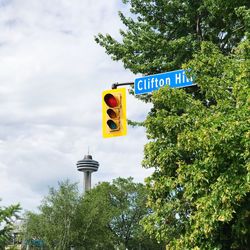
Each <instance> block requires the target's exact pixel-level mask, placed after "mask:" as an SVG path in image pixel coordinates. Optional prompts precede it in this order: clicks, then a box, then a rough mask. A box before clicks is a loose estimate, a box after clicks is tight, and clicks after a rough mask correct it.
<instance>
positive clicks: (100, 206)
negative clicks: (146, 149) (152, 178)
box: [75, 178, 162, 250]
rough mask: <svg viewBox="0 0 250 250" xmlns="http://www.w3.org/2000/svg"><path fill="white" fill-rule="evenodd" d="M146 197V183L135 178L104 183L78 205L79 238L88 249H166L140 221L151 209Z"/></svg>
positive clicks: (78, 242)
mask: <svg viewBox="0 0 250 250" xmlns="http://www.w3.org/2000/svg"><path fill="white" fill-rule="evenodd" d="M146 197H147V196H146V191H145V186H144V185H143V184H140V183H134V182H133V179H132V178H128V179H124V178H118V179H115V180H114V181H113V182H112V183H108V182H103V183H100V184H99V185H97V186H96V187H95V188H93V189H92V190H90V191H89V192H87V193H86V194H85V196H84V197H83V199H82V201H81V203H80V205H79V207H78V212H77V214H78V216H77V220H76V225H75V228H76V231H77V232H78V235H77V239H78V240H77V241H75V242H76V243H77V245H79V246H81V245H82V246H84V247H85V248H84V249H117V247H119V249H125V248H127V249H138V247H139V246H141V247H142V249H145V250H146V249H154V250H157V249H162V245H161V244H158V243H157V242H156V240H151V239H150V238H149V236H148V235H147V234H145V232H144V231H143V227H142V226H141V225H140V221H141V219H142V218H143V217H144V216H145V215H146V214H148V213H149V211H148V209H147V208H146V205H145V202H146Z"/></svg>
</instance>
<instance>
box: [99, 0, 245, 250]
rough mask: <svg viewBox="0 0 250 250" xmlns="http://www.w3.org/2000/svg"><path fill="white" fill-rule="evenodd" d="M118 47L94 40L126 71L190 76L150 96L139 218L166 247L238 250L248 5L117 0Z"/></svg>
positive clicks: (242, 193) (102, 39) (242, 217)
mask: <svg viewBox="0 0 250 250" xmlns="http://www.w3.org/2000/svg"><path fill="white" fill-rule="evenodd" d="M124 2H125V3H130V4H131V13H132V15H131V16H132V17H125V16H124V15H123V14H121V13H120V17H121V19H122V21H123V23H124V24H125V26H126V27H127V30H126V31H121V35H122V41H120V42H118V41H117V40H115V39H114V38H112V37H111V36H110V35H106V36H104V35H102V34H99V35H98V36H97V37H96V41H97V42H98V43H99V44H100V45H101V46H103V47H104V48H105V49H106V52H107V53H108V54H110V55H111V57H112V58H113V59H114V60H121V61H122V62H123V63H124V66H125V68H129V69H130V70H131V71H132V72H134V73H142V74H153V73H158V72H164V71H168V70H174V69H179V68H181V67H183V68H186V69H191V72H190V74H191V75H192V76H193V77H194V79H195V82H196V84H197V86H196V87H190V88H186V89H169V88H168V87H165V88H163V89H160V90H159V91H157V92H155V93H153V95H152V96H151V95H150V96H148V95H146V96H145V97H143V98H141V99H144V100H146V101H147V100H151V101H152V103H153V108H152V110H151V111H150V112H149V114H148V117H147V119H146V121H145V122H143V125H144V126H145V127H146V133H147V136H148V138H149V142H148V143H147V144H146V146H145V153H144V161H143V165H144V167H154V168H155V171H154V173H153V175H152V176H151V177H150V178H148V180H147V185H148V190H149V201H148V205H149V207H151V208H152V210H153V213H152V214H150V215H149V216H147V218H146V219H144V225H145V228H146V230H147V231H148V233H150V234H151V235H154V236H155V237H157V238H158V239H159V240H164V241H166V242H167V247H168V248H169V249H230V248H231V249H247V248H248V245H249V244H250V243H249V239H250V232H249V228H250V222H249V220H250V212H249V204H250V202H249V201H250V197H249V196H250V195H249V191H250V183H249V182H250V176H249V171H250V166H249V141H250V140H249V136H250V135H249V93H250V90H249V86H250V83H249V79H250V77H249V68H250V63H249V54H250V53H249V51H250V45H249V28H250V26H249V23H250V11H249V6H250V3H249V1H244V0H243V1H217V0H204V1H178V0H173V1H161V0H158V1H156V0H155V1H153V0H148V1H140V0H130V1H124Z"/></svg>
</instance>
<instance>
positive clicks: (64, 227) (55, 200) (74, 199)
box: [24, 180, 79, 250]
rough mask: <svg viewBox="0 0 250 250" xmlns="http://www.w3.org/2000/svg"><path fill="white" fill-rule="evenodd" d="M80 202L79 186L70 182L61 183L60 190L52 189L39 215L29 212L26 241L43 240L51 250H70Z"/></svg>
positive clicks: (26, 221)
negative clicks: (74, 222) (74, 220)
mask: <svg viewBox="0 0 250 250" xmlns="http://www.w3.org/2000/svg"><path fill="white" fill-rule="evenodd" d="M78 200H79V194H78V191H77V186H76V184H71V183H69V181H68V180H67V181H65V182H61V183H59V188H58V190H56V189H54V188H50V189H49V194H48V195H47V196H46V197H45V198H44V199H43V201H42V204H41V205H40V207H39V213H38V214H36V213H32V212H28V213H27V214H26V216H25V224H24V237H25V239H26V240H30V239H39V240H43V241H44V242H45V245H46V246H47V247H48V248H49V249H60V250H63V249H69V248H70V246H71V244H72V239H73V234H74V230H73V228H72V222H73V219H74V216H75V210H76V207H77V205H78Z"/></svg>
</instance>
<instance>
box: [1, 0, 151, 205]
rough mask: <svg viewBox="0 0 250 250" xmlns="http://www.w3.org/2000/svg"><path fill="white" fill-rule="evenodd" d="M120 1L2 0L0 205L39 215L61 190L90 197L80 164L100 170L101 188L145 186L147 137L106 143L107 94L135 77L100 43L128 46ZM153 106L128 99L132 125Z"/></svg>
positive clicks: (96, 178)
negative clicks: (62, 184) (87, 159)
mask: <svg viewBox="0 0 250 250" xmlns="http://www.w3.org/2000/svg"><path fill="white" fill-rule="evenodd" d="M121 2H122V1H121V0H108V1H103V0H95V1H93V0H0V198H2V201H1V202H0V206H2V205H9V204H13V203H17V202H20V203H21V206H22V207H23V208H24V209H26V210H34V209H36V207H37V206H38V205H39V204H40V202H41V199H42V198H43V197H44V195H46V194H47V193H48V187H57V183H58V181H63V180H65V179H67V178H68V179H69V180H70V181H71V182H78V183H79V188H80V189H81V188H82V173H80V172H77V170H76V162H77V161H78V160H80V159H82V158H83V157H84V155H85V154H87V153H88V148H89V151H90V154H91V155H92V156H93V158H94V159H95V160H97V161H99V163H100V167H99V171H98V172H96V173H94V174H93V175H92V183H93V184H96V183H98V182H100V181H111V180H112V179H114V178H117V177H119V176H121V177H128V176H133V177H134V179H135V181H140V182H143V180H144V178H145V177H146V176H148V175H149V174H150V172H151V171H149V170H145V169H143V168H142V167H141V161H142V158H143V146H144V144H145V143H146V141H147V140H146V136H145V131H144V129H143V128H131V127H129V128H128V135H127V136H125V137H117V138H111V139H103V138H102V131H101V94H102V91H103V90H106V89H109V88H110V87H111V84H112V83H114V82H126V81H133V80H134V78H135V76H134V75H133V74H131V73H130V72H129V71H126V70H124V68H123V66H122V64H121V63H117V62H114V61H112V60H111V59H110V58H109V56H108V55H106V54H105V50H104V49H103V48H102V47H100V46H99V45H97V44H96V43H95V41H94V35H96V34H97V33H99V32H101V33H109V34H111V35H112V36H114V37H117V38H119V29H120V28H122V27H123V26H122V24H121V22H120V20H119V17H118V11H119V10H123V11H126V9H125V6H124V5H123V4H122V3H121ZM148 111H149V106H147V105H145V104H143V103H142V102H139V101H138V100H137V99H135V98H134V97H133V96H128V95H127V116H128V118H129V119H132V120H138V121H142V120H143V119H144V118H145V116H146V114H147V112H148Z"/></svg>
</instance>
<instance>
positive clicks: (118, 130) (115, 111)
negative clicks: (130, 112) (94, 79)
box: [102, 88, 127, 138]
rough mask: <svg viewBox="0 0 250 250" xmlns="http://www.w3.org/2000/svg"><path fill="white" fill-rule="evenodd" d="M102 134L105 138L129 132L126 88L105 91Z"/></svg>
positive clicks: (103, 94) (103, 95)
mask: <svg viewBox="0 0 250 250" xmlns="http://www.w3.org/2000/svg"><path fill="white" fill-rule="evenodd" d="M102 134H103V137H104V138H108V137H114V136H122V135H126V134H127V118H126V89H125V88H119V89H110V90H105V91H103V93H102Z"/></svg>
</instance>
